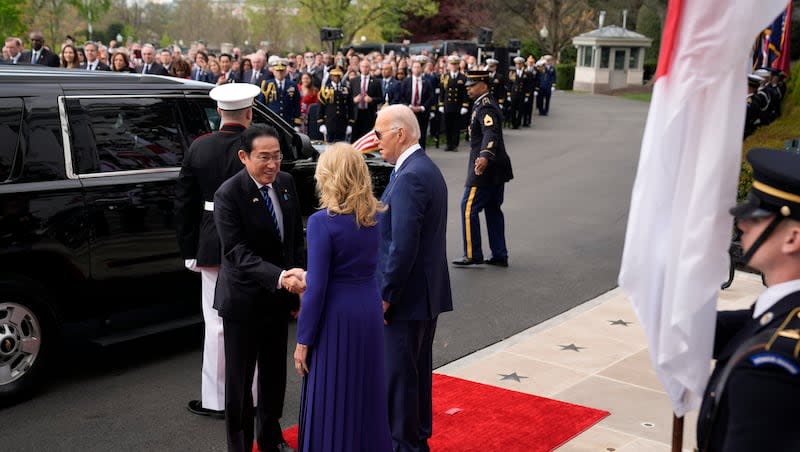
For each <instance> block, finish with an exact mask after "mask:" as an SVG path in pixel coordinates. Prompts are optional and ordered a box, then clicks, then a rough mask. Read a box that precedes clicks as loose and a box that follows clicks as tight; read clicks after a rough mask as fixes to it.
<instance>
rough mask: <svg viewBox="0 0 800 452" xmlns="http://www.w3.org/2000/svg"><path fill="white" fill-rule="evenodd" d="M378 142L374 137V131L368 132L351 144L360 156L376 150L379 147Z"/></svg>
mask: <svg viewBox="0 0 800 452" xmlns="http://www.w3.org/2000/svg"><path fill="white" fill-rule="evenodd" d="M380 141H381V140H379V139H378V137H377V136H375V131H374V130H370V131H369V132H367V134H365V135H364V136H363V137H361V138H359V139H358V140H356V141H355V142H354V143H353V147H354V148H355V149H356V151H359V152H361V153H362V154H364V153H366V152H372V151H375V150H377V149H378V147H379V145H380Z"/></svg>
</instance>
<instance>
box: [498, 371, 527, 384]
mask: <svg viewBox="0 0 800 452" xmlns="http://www.w3.org/2000/svg"><path fill="white" fill-rule="evenodd" d="M497 375H500V376H501V377H503V378H501V379H500V381H503V380H514V381H516V382H517V383H520V382H521V381H520V378H528V377H523V376H522V375H517V373H516V372H514V373H511V374H508V375H506V374H497Z"/></svg>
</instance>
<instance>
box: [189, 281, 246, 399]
mask: <svg viewBox="0 0 800 452" xmlns="http://www.w3.org/2000/svg"><path fill="white" fill-rule="evenodd" d="M198 270H200V281H201V288H202V303H203V324H204V325H205V332H204V336H203V370H202V378H201V381H200V396H201V397H200V402H201V403H202V405H203V408H206V409H209V410H215V411H221V410H224V409H225V339H224V334H223V327H222V317H220V316H219V314H218V313H217V310H216V309H214V292H215V289H216V287H217V276H218V275H219V267H198ZM256 375H258V374H256ZM256 394H257V392H256V386H255V384H254V385H253V398H254V399H255V398H256Z"/></svg>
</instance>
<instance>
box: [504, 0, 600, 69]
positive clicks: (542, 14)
mask: <svg viewBox="0 0 800 452" xmlns="http://www.w3.org/2000/svg"><path fill="white" fill-rule="evenodd" d="M504 4H505V7H506V8H507V9H508V10H509V11H511V12H513V13H514V14H516V15H518V16H519V17H522V18H524V19H525V20H526V22H527V23H528V25H529V26H530V27H531V29H533V31H534V33H533V39H535V40H536V41H537V42H538V43H539V48H541V49H542V52H546V53H549V54H551V55H555V56H556V60H558V59H559V55H560V54H561V51H562V50H564V49H566V48H568V47H570V46H572V38H573V37H575V36H577V35H578V34H580V33H583V32H586V31H589V30H591V29H592V28H594V27H595V24H594V23H593V20H594V10H592V8H591V7H590V5H589V3H588V2H587V0H539V1H536V0H504Z"/></svg>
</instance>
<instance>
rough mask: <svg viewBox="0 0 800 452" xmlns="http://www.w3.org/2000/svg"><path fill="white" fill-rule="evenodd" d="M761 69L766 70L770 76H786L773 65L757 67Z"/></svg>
mask: <svg viewBox="0 0 800 452" xmlns="http://www.w3.org/2000/svg"><path fill="white" fill-rule="evenodd" d="M761 70H764V71H766V72H767V74H768V75H767V76H769V75H772V76H778V77H786V74H784V73H783V71H782V70H780V69H775V68H774V67H761V68H758V71H761ZM758 71H756V73H758ZM767 76H764V77H767Z"/></svg>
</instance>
